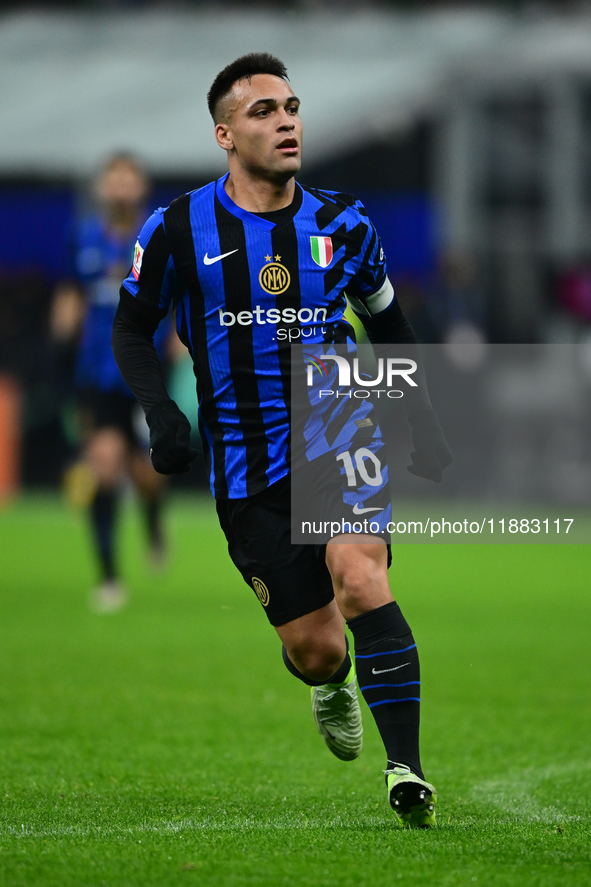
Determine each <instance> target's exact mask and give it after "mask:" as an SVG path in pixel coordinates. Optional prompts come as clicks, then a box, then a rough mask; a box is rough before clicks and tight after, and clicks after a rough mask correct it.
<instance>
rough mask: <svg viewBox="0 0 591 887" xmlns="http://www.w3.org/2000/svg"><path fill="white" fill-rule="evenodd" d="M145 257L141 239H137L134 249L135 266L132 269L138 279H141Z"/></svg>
mask: <svg viewBox="0 0 591 887" xmlns="http://www.w3.org/2000/svg"><path fill="white" fill-rule="evenodd" d="M143 257H144V251H143V249H142V248H141V246H140V243H139V240H136V242H135V247H134V250H133V266H132V269H131V271H132V274H133V276H134V277H135V279H136V280H139V277H140V269H141V267H142V259H143ZM128 261H129V260H128Z"/></svg>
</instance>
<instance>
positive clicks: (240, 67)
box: [207, 52, 289, 123]
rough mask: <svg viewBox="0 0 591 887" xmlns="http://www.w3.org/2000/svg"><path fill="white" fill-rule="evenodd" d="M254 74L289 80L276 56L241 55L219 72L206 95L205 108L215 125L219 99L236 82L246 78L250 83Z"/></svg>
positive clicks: (254, 53) (264, 54)
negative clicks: (207, 109)
mask: <svg viewBox="0 0 591 887" xmlns="http://www.w3.org/2000/svg"><path fill="white" fill-rule="evenodd" d="M255 74H272V75H273V76H274V77H280V78H281V79H282V80H289V77H288V76H287V68H286V67H285V65H284V64H283V62H282V61H280V60H279V59H278V58H277V57H276V56H274V55H271V54H270V53H268V52H250V53H249V54H248V55H241V56H240V58H239V59H236V61H235V62H232V64H231V65H227V66H226V67H225V68H224V70H223V71H220V73H219V74H218V76H217V77H216V78H215V80H214V81H213V83H212V85H211V89H210V90H209V92H208V93H207V107H208V108H209V113H210V114H211V116H212V117H213V120H214V123H217V121H216V112H217V106H218V103H219V101H220V99H223V98H224V96H226V95H227V94H228V93H229V92H230V90H231V89H232V86H233V85H234V84H235V83H236V81H237V80H242V78H243V77H246V78H247V80H248V81H249V82H250V79H251V77H254V75H255Z"/></svg>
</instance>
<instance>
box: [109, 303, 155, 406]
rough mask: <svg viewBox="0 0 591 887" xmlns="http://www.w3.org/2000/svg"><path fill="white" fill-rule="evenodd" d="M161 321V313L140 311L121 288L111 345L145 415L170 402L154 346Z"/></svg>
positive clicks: (149, 310)
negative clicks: (154, 408) (165, 401)
mask: <svg viewBox="0 0 591 887" xmlns="http://www.w3.org/2000/svg"><path fill="white" fill-rule="evenodd" d="M161 319H162V312H160V311H159V310H158V309H153V308H149V307H146V306H145V305H142V306H141V309H140V306H139V305H138V304H137V303H135V300H134V298H133V296H131V295H130V294H129V293H127V291H126V290H125V288H124V287H122V292H121V300H120V302H119V307H118V308H117V313H116V315H115V321H114V323H113V335H112V338H111V344H112V348H113V354H114V356H115V360H116V362H117V366H118V367H119V371H120V373H121V375H122V376H123V378H124V379H125V381H126V382H127V384H128V385H129V387H130V388H131V390H132V392H133V393H134V395H135V396H136V398H137V399H138V401H139V402H140V404H141V406H142V407H143V409H144V410H145V412H146V413H147V412H148V410H150V409H151V408H152V407H153V406H154V405H155V404H157V403H160V402H162V401H164V400H169V395H168V392H167V390H166V384H165V382H164V372H163V370H162V364H161V363H160V360H159V358H158V354H157V353H156V349H155V347H154V333H155V331H156V329H157V327H158V324H159V322H160V320H161Z"/></svg>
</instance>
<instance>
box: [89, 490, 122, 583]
mask: <svg viewBox="0 0 591 887" xmlns="http://www.w3.org/2000/svg"><path fill="white" fill-rule="evenodd" d="M116 510H117V495H116V493H115V492H114V491H113V490H105V489H99V490H98V491H97V493H96V495H95V497H94V499H93V501H92V505H91V506H90V517H91V522H92V529H93V533H94V539H95V542H96V549H97V553H98V557H99V563H100V567H101V572H102V575H103V579H105V580H106V581H110V580H112V579H115V577H116V570H115V554H114V550H113V548H114V546H113V541H114V535H115V514H116Z"/></svg>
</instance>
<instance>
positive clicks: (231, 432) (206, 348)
mask: <svg viewBox="0 0 591 887" xmlns="http://www.w3.org/2000/svg"><path fill="white" fill-rule="evenodd" d="M226 178H227V176H224V177H222V178H221V179H219V180H218V181H217V182H213V183H211V184H209V185H207V186H205V187H204V188H202V189H200V190H198V191H194V192H191V193H189V194H186V195H184V196H182V197H180V198H179V199H178V200H176V201H174V202H173V203H172V204H171V205H170V207H169V208H168V209H160V210H158V211H157V212H156V213H154V215H153V216H152V217H151V218H150V219H149V220H148V222H147V223H146V225H145V226H144V228H143V229H142V232H141V234H140V236H139V240H138V247H137V261H136V264H135V266H134V269H133V272H132V274H130V276H129V277H128V278H127V279H126V280H125V281H124V284H123V287H122V288H121V305H120V308H119V317H120V320H121V323H120V324H119V323H118V324H116V327H115V330H114V345H115V348H116V350H118V355H120V360H119V362H120V365H122V364H125V367H124V368H125V375H126V378H127V379H128V380H129V381H131V384H132V388H133V390H134V393H135V394H136V396H137V397H138V400H139V401H140V403H141V404H142V406H143V407H144V409H146V411H147V410H149V409H150V407H151V406H153V405H154V403H156V402H157V400H158V399H159V398H166V397H167V394H166V390H165V388H164V387H163V386H162V384H161V381H160V380H159V379H158V373H157V366H156V364H155V363H154V361H153V360H152V359H151V358H149V357H148V358H147V359H146V361H145V362H143V363H142V366H141V367H140V370H139V371H138V364H137V362H136V365H134V363H133V362H132V361H130V359H129V349H128V348H127V347H122V348H121V349H117V339H118V337H121V342H123V338H124V337H125V336H126V335H127V333H126V329H125V323H126V318H127V322H128V328H127V329H128V330H130V331H131V339H128V342H129V343H130V344H133V347H136V344H137V341H136V339H135V338H134V330H135V331H136V332H137V331H138V330H140V331H141V330H142V329H143V330H144V332H146V334H149V332H150V329H151V328H152V329H153V328H154V326H155V324H157V322H158V318H159V316H163V315H164V313H165V312H166V310H167V309H168V306H169V304H170V302H171V301H173V302H174V304H175V305H176V318H177V329H178V333H179V335H180V338H181V340H182V341H183V342H184V343H185V344H186V346H187V347H188V349H189V351H190V353H191V355H192V357H193V361H194V365H195V373H196V376H197V389H198V398H199V417H200V431H201V437H202V440H203V443H204V449H205V455H206V461H207V463H208V470H209V475H210V482H211V488H212V491H213V493H214V495H215V496H216V497H217V498H242V497H245V496H250V495H253V494H255V493H257V492H259V491H260V490H262V489H264V488H266V487H267V486H269V485H271V484H272V483H274V482H275V481H277V480H279V479H280V478H281V477H283V476H285V475H286V474H287V473H288V471H289V464H290V463H289V458H290V457H289V443H290V356H291V355H290V352H291V349H290V347H289V345H290V342H291V343H303V344H308V345H313V344H315V343H321V342H325V343H326V342H335V343H337V342H338V343H346V342H350V343H351V345H352V346H353V343H354V333H353V329H352V327H351V325H350V324H349V323H348V322H347V321H346V320H345V317H344V312H345V308H346V304H347V302H346V297H345V291H346V293H347V295H348V296H349V298H350V300H351V301H352V303H353V305H354V307H355V309H356V310H357V311H358V312H359V313H360V314H361V315H362V316H365V317H366V319H367V318H371V317H372V316H373V315H376V314H382V315H384V314H387V313H388V312H387V309H388V308H389V307H390V306H391V305H392V304H393V302H394V294H393V291H392V287H391V285H390V283H389V281H388V278H387V276H386V262H385V257H384V254H383V250H382V247H381V244H380V240H379V237H378V235H377V233H376V231H375V229H374V227H373V225H372V224H371V222H370V221H369V219H368V217H367V214H366V212H365V209H364V208H363V206H362V205H361V204H360V203H359V202H358V201H357V200H355V198H353V197H351V196H349V195H343V194H336V193H334V192H329V191H319V190H315V189H310V188H304V187H302V186H300V185H299V184H297V183H296V189H295V197H294V200H293V202H292V204H291V206H289V207H287V208H286V209H284V210H279V211H277V212H275V213H262V214H255V213H250V212H248V211H246V210H244V209H242V208H241V207H239V206H237V205H236V204H235V203H234V202H233V201H232V200H231V199H230V197H229V196H228V194H227V193H226V191H225V188H224V183H225V180H226ZM319 240H321V241H322V242H321V243H320V247H321V252H322V256H321V257H320V261H319V260H318V247H319V243H318V241H319ZM315 253H316V256H315ZM151 325H152V326H151ZM385 341H388V339H386V340H385ZM398 341H400V340H399V339H398ZM152 370H153V371H152Z"/></svg>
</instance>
